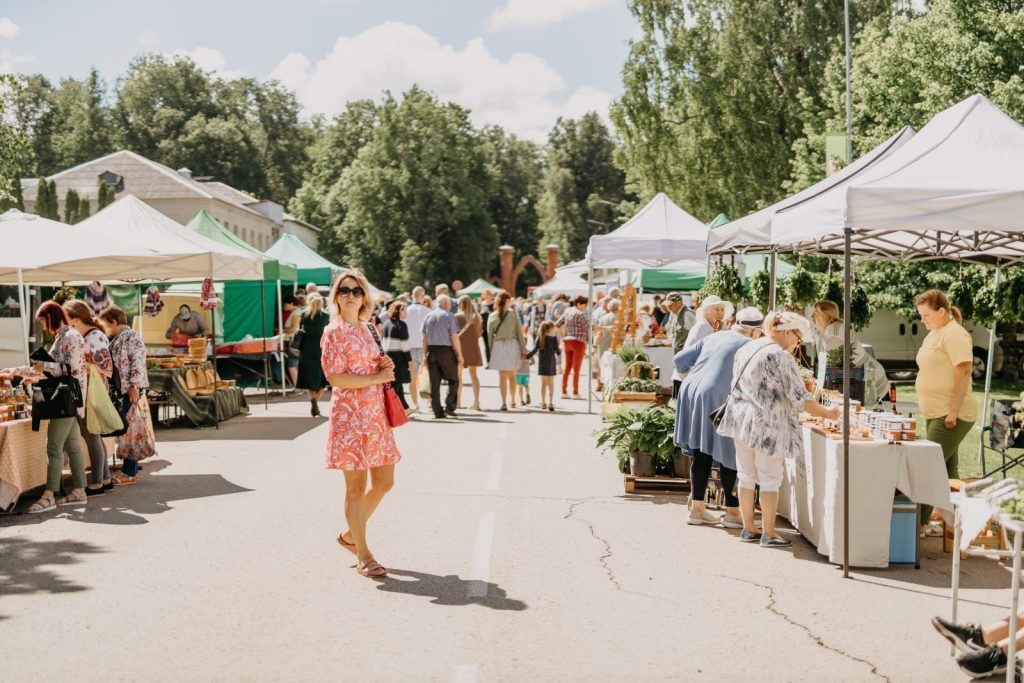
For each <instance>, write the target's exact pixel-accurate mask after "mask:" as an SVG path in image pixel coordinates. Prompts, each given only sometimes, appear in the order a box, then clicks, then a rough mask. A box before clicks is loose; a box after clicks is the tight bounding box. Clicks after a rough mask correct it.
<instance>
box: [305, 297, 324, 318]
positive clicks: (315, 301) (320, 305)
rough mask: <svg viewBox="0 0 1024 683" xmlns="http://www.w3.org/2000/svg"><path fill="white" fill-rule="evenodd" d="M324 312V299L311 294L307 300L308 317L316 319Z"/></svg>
mask: <svg viewBox="0 0 1024 683" xmlns="http://www.w3.org/2000/svg"><path fill="white" fill-rule="evenodd" d="M322 310H324V298H323V297H322V296H320V295H319V294H310V295H309V298H308V299H306V317H307V318H315V317H316V316H318V315H320V311H322Z"/></svg>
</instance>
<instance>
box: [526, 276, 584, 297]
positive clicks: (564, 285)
mask: <svg viewBox="0 0 1024 683" xmlns="http://www.w3.org/2000/svg"><path fill="white" fill-rule="evenodd" d="M589 293H590V283H589V282H587V281H586V280H584V279H583V278H582V277H581V276H580V274H579V273H575V274H573V273H559V272H557V269H556V272H555V276H554V277H553V278H551V279H550V280H548V281H547V282H545V283H544V284H542V285H540V286H539V287H534V288H533V296H534V298H536V297H540V296H554V295H555V294H565V295H567V296H569V297H570V298H571V297H574V296H577V295H580V294H586V295H589Z"/></svg>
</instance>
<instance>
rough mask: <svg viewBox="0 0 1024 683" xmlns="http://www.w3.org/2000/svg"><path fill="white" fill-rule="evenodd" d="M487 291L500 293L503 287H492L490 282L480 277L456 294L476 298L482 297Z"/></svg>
mask: <svg viewBox="0 0 1024 683" xmlns="http://www.w3.org/2000/svg"><path fill="white" fill-rule="evenodd" d="M485 291H491V292H494V293H498V292H500V291H501V287H496V286H495V285H492V284H491V283H490V282H488V281H487V280H485V279H483V278H482V277H478V278H477V279H475V280H473V281H472V282H471V283H469V284H468V285H466V286H465V287H463V288H462V289H460V290H459V291H457V292H455V293H456V294H457V295H459V296H462V295H463V294H465V295H467V296H474V295H480V294H482V293H483V292H485Z"/></svg>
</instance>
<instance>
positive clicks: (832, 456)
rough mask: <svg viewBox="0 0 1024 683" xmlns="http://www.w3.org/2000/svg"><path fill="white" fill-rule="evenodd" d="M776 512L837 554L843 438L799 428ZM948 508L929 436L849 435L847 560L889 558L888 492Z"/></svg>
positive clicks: (875, 563) (941, 466) (883, 561)
mask: <svg viewBox="0 0 1024 683" xmlns="http://www.w3.org/2000/svg"><path fill="white" fill-rule="evenodd" d="M785 474H786V476H785V478H784V480H783V482H782V487H781V488H780V491H779V514H780V515H782V516H783V517H785V518H787V519H788V520H789V521H790V522H791V523H792V524H793V526H794V527H796V528H797V529H798V530H799V531H800V533H801V534H802V535H803V536H804V538H806V539H807V540H808V541H810V543H811V544H812V545H814V546H815V547H817V549H818V552H819V553H821V554H822V555H826V556H828V559H829V561H830V562H835V563H837V564H841V563H842V561H843V442H842V440H841V439H840V440H836V439H828V438H825V437H824V436H822V435H820V434H816V433H815V432H812V431H811V430H810V429H806V428H805V429H804V453H803V457H802V458H797V459H787V461H786V468H785ZM896 489H899V490H900V491H901V492H903V493H904V494H905V495H906V496H907V497H908V498H910V499H911V500H912V501H914V502H915V503H922V504H928V505H933V506H935V507H937V508H939V509H942V510H951V509H952V504H951V503H950V499H949V479H948V477H947V474H946V465H945V462H944V460H943V458H942V449H941V448H940V447H939V445H938V444H936V443H932V442H930V441H906V442H903V443H902V444H901V445H895V444H892V445H890V444H887V443H884V442H865V441H851V442H850V518H851V524H850V564H851V565H852V566H855V567H887V566H888V565H889V529H890V522H891V518H892V505H893V493H894V491H895V490H896Z"/></svg>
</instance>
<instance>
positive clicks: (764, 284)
mask: <svg viewBox="0 0 1024 683" xmlns="http://www.w3.org/2000/svg"><path fill="white" fill-rule="evenodd" d="M748 282H749V284H750V289H749V291H748V292H747V299H748V300H749V301H750V305H751V306H756V307H757V308H759V309H761V310H762V311H767V310H768V295H769V290H770V288H771V283H772V275H771V273H769V272H768V271H767V270H759V271H757V272H756V273H754V274H753V275H751V276H750V280H749V281H748Z"/></svg>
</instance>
